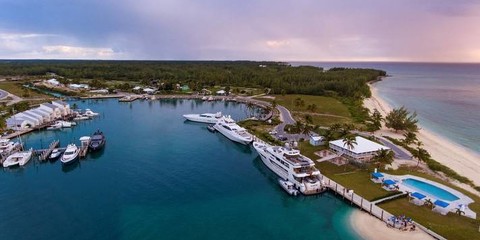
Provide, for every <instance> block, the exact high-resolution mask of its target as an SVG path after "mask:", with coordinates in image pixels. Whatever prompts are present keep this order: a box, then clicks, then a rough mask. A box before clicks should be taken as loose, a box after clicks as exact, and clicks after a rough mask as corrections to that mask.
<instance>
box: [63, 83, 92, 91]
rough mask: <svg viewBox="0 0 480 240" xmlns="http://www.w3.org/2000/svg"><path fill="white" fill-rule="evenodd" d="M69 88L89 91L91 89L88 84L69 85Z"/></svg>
mask: <svg viewBox="0 0 480 240" xmlns="http://www.w3.org/2000/svg"><path fill="white" fill-rule="evenodd" d="M68 87H69V88H71V89H77V90H78V89H89V88H90V87H89V86H88V84H74V83H72V84H69V85H68Z"/></svg>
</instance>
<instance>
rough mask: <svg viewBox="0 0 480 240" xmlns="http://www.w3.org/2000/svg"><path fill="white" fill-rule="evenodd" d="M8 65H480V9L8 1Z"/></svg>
mask: <svg viewBox="0 0 480 240" xmlns="http://www.w3.org/2000/svg"><path fill="white" fill-rule="evenodd" d="M0 58H2V59H10V58H15V59H16V58H35V59H38V58H41V59H43V58H48V59H50V58H61V59H177V60H200V59H202V60H210V59H214V60H224V59H225V60H239V59H248V60H279V61H302V60H305V61H438V62H480V1H476V0H421V1H420V0H399V1H387V0H342V1H338V0H331V1H330V0H236V1H234V0H197V1H193V0H0Z"/></svg>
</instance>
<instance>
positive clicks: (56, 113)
mask: <svg viewBox="0 0 480 240" xmlns="http://www.w3.org/2000/svg"><path fill="white" fill-rule="evenodd" d="M38 108H40V109H43V110H45V111H48V112H49V113H50V116H51V117H52V118H54V119H56V118H60V117H61V116H62V111H61V110H60V108H59V107H58V106H56V105H53V104H51V103H42V104H40V107H38Z"/></svg>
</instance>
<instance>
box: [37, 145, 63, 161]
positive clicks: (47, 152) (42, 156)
mask: <svg viewBox="0 0 480 240" xmlns="http://www.w3.org/2000/svg"><path fill="white" fill-rule="evenodd" d="M59 144H60V141H59V140H55V141H53V142H52V143H50V145H49V146H48V149H46V150H44V151H42V153H41V154H40V156H39V157H38V159H39V160H40V161H45V160H47V158H48V156H50V154H51V153H52V151H53V150H54V149H55V148H56V147H57V146H58V145H59Z"/></svg>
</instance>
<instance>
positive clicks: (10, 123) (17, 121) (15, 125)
mask: <svg viewBox="0 0 480 240" xmlns="http://www.w3.org/2000/svg"><path fill="white" fill-rule="evenodd" d="M33 126H34V123H33V122H31V121H30V120H27V119H23V118H16V117H10V118H8V119H7V128H8V129H12V130H15V131H18V130H24V129H28V128H30V127H33Z"/></svg>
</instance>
